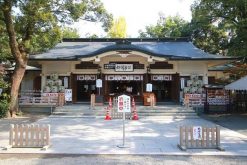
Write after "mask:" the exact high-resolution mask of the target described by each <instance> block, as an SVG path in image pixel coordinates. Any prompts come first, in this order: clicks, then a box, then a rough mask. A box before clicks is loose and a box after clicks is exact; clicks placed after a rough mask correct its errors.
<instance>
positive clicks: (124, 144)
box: [123, 112, 125, 147]
mask: <svg viewBox="0 0 247 165" xmlns="http://www.w3.org/2000/svg"><path fill="white" fill-rule="evenodd" d="M124 145H125V112H123V147H124Z"/></svg>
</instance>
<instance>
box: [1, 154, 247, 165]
mask: <svg viewBox="0 0 247 165" xmlns="http://www.w3.org/2000/svg"><path fill="white" fill-rule="evenodd" d="M20 164H24V165H34V164H35V165H43V164H44V165H48V164H52V165H68V164H69V165H74V164H85V165H94V164H100V165H115V164H117V165H123V164H128V165H132V164H133V165H146V164H147V165H154V164H155V165H159V164H165V165H174V164H177V165H210V164H214V165H246V164H247V157H232V156H220V157H215V156H167V155H166V156H163V155H33V154H30V155H28V154H25V155H9V154H2V155H0V165H20Z"/></svg>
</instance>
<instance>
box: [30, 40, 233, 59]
mask: <svg viewBox="0 0 247 165" xmlns="http://www.w3.org/2000/svg"><path fill="white" fill-rule="evenodd" d="M121 50H129V51H139V52H143V53H146V54H149V55H152V56H159V57H165V58H169V59H171V60H185V59H187V60H223V59H231V58H230V57H225V56H220V55H213V54H209V53H206V52H204V51H202V50H200V49H198V48H196V47H195V46H194V45H193V44H192V43H191V42H190V41H188V39H186V38H179V39H171V38H162V39H157V38H155V39H141V38H126V39H107V38H101V39H99V38H98V39H64V40H63V42H61V43H59V44H57V45H56V46H55V47H54V48H53V49H50V50H49V51H47V52H44V53H42V54H36V55H30V59H31V60H77V59H79V58H83V57H90V56H96V55H99V54H101V53H105V52H109V51H121Z"/></svg>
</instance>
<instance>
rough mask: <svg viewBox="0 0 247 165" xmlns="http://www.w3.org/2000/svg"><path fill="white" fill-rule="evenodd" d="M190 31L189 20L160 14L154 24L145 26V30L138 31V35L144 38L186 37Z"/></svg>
mask: <svg viewBox="0 0 247 165" xmlns="http://www.w3.org/2000/svg"><path fill="white" fill-rule="evenodd" d="M191 32H192V31H191V29H190V24H189V22H186V21H185V20H183V19H182V18H181V17H180V16H175V17H171V16H170V17H166V18H165V17H162V16H160V18H159V20H158V21H157V23H156V25H149V26H146V27H145V31H141V30H140V31H139V35H140V37H144V38H146V37H151V38H164V37H188V36H190V35H191Z"/></svg>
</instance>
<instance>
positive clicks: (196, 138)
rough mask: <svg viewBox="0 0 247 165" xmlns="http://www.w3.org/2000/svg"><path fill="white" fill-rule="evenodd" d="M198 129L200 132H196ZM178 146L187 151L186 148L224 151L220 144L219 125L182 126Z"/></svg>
mask: <svg viewBox="0 0 247 165" xmlns="http://www.w3.org/2000/svg"><path fill="white" fill-rule="evenodd" d="M196 129H199V132H196V131H198V130H196ZM195 134H197V135H195ZM198 134H199V135H198ZM178 147H179V148H180V149H181V150H183V151H186V149H218V150H221V151H224V149H223V148H222V147H221V146H220V128H219V127H218V126H216V127H212V128H208V127H198V126H197V127H192V126H191V127H188V126H181V127H180V144H178Z"/></svg>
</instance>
